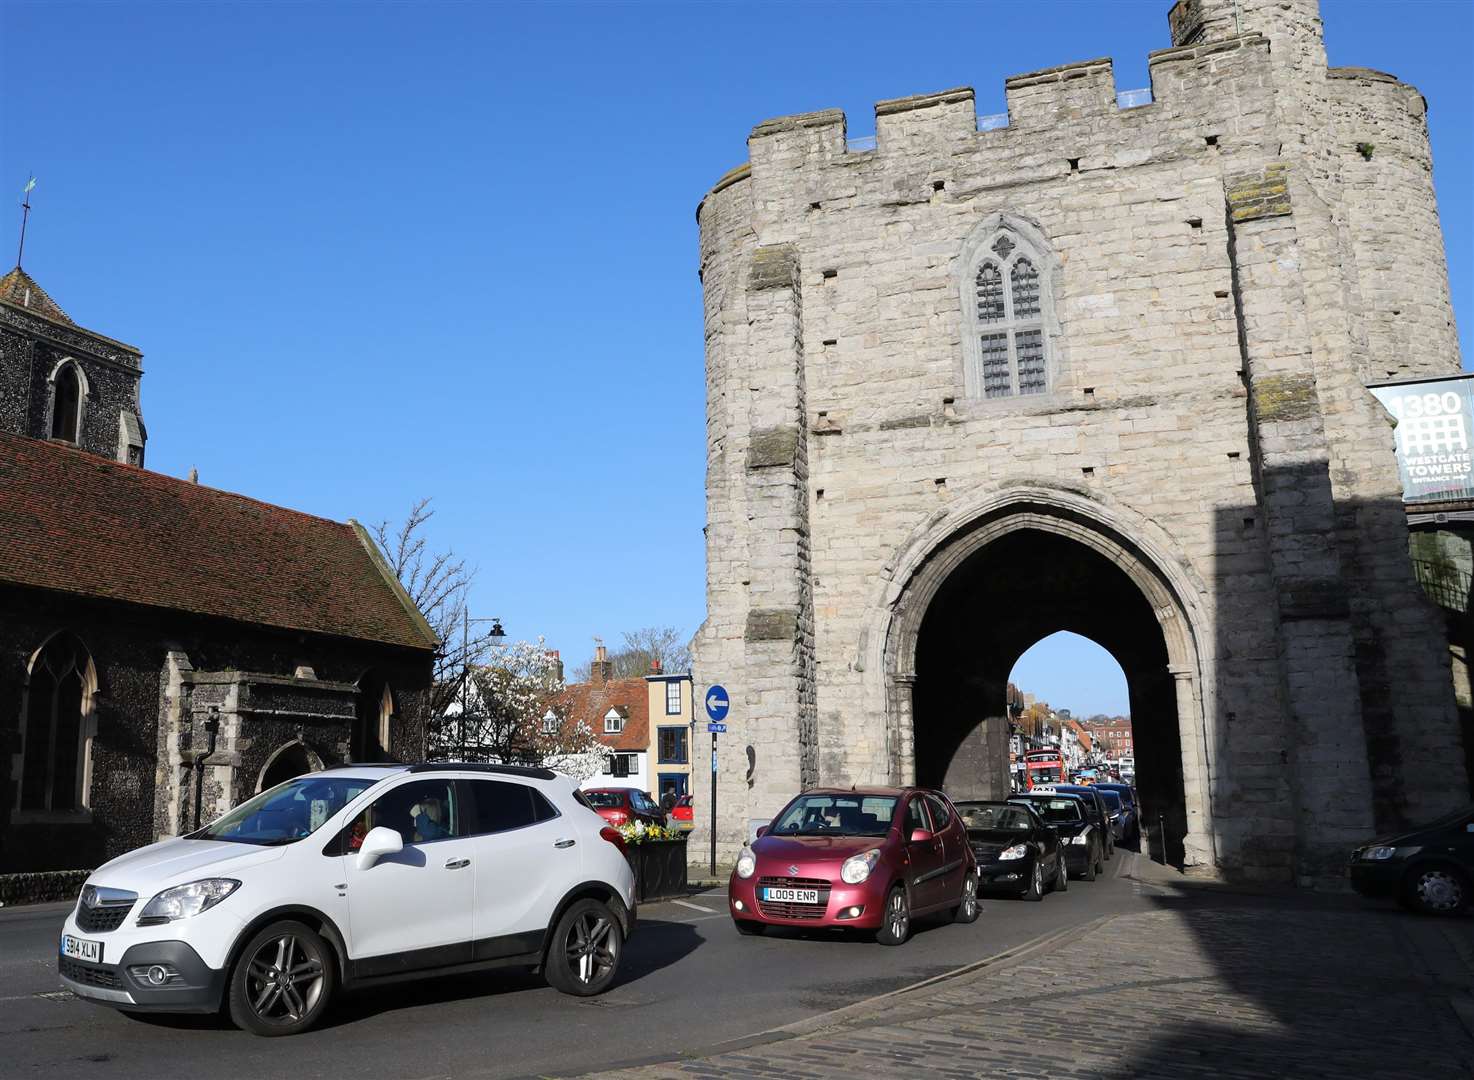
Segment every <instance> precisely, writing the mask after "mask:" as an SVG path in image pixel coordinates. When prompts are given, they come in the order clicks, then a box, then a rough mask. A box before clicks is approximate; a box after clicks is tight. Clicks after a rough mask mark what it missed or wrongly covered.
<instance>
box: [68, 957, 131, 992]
mask: <svg viewBox="0 0 1474 1080" xmlns="http://www.w3.org/2000/svg"><path fill="white" fill-rule="evenodd" d="M61 973H62V974H63V975H65V976H66V977H67V978H68V979H71V980H72V982H78V983H81V984H82V985H83V986H100V987H102V988H103V989H104V990H121V989H122V988H123V982H122V980H121V979H119V978H118V973H117V972H116V971H115V970H113V969H112V968H105V967H98V966H97V965H96V964H84V963H83V962H82V961H80V960H73V959H72V958H71V957H70V956H63V957H62V958H61Z"/></svg>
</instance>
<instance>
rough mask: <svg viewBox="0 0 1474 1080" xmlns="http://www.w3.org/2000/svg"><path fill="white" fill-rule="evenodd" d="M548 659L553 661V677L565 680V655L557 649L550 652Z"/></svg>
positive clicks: (560, 680)
mask: <svg viewBox="0 0 1474 1080" xmlns="http://www.w3.org/2000/svg"><path fill="white" fill-rule="evenodd" d="M548 660H549V661H550V662H551V663H552V667H553V677H554V678H556V679H557V680H558V681H559V682H562V681H563V657H562V655H561V654H560V653H559V652H558V650H557V649H553V650H552V651H551V652H549V653H548Z"/></svg>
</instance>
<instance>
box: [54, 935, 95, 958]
mask: <svg viewBox="0 0 1474 1080" xmlns="http://www.w3.org/2000/svg"><path fill="white" fill-rule="evenodd" d="M61 954H62V955H63V956H70V957H71V958H72V959H73V960H86V961H87V962H88V963H92V964H100V963H102V942H100V941H88V940H87V939H86V938H79V937H72V935H71V934H63V935H62V936H61Z"/></svg>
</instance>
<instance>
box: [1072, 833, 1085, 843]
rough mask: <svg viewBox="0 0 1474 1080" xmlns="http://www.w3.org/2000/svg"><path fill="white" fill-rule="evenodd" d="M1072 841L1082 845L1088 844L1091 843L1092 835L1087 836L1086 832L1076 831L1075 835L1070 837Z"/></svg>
mask: <svg viewBox="0 0 1474 1080" xmlns="http://www.w3.org/2000/svg"><path fill="white" fill-rule="evenodd" d="M1070 843H1072V844H1081V845H1084V844H1088V843H1090V837H1088V836H1086V835H1085V834H1084V833H1076V834H1075V835H1074V836H1072V837H1070Z"/></svg>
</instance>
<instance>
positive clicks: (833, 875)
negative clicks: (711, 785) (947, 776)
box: [727, 788, 978, 945]
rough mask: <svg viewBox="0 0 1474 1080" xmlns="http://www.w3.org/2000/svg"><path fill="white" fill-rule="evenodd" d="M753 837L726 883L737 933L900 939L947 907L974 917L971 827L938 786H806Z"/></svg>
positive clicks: (959, 916)
mask: <svg viewBox="0 0 1474 1080" xmlns="http://www.w3.org/2000/svg"><path fill="white" fill-rule="evenodd" d="M759 834H760V835H759V836H758V839H757V840H756V841H754V842H753V845H752V847H751V848H750V849H749V850H747V851H744V852H743V853H742V855H741V857H740V858H739V859H738V860H737V868H736V869H735V870H733V871H732V879H731V882H730V883H729V884H728V886H727V903H728V908H729V910H730V911H731V913H732V920H733V922H735V923H736V924H737V929H738V931H739V932H740V933H743V934H760V933H762V932H763V930H764V929H766V928H767V927H769V926H808V927H830V928H834V929H846V928H853V929H863V930H874V931H875V932H876V940H878V941H880V942H882V943H883V944H886V945H899V944H901V943H902V942H903V941H905V940H906V939H907V938H908V937H909V936H910V934H911V921H912V920H913V919H915V918H918V917H920V916H922V915H927V914H931V913H933V912H937V911H947V912H950V913H951V914H952V917H953V918H954V919H956V921H958V922H963V923H970V922H972V921H973V920H975V919H976V918H977V917H978V895H977V887H978V876H977V863H976V860H975V859H974V857H973V853H972V848H971V846H970V845H969V844H968V842H967V830H966V829H965V828H964V827H963V825H962V822H961V819H960V817H959V815H958V813H957V810H956V808H955V807H953V806H952V804H951V802H950V801H948V799H947V797H946V796H945V795H943V794H942V793H941V792H939V791H927V790H923V789H918V788H856V789H849V790H841V789H818V790H815V791H806V792H804V793H803V794H802V795H800V796H798V797H797V798H796V799H794V800H793V801H792V802H791V803H789V804H788V805H787V806H785V807H784V808H783V810H782V812H781V813H779V814H778V816H777V817H775V818H774V819H773V821H772V824H771V825H769V826H768V827H766V828H765V829H761V830H759Z"/></svg>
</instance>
